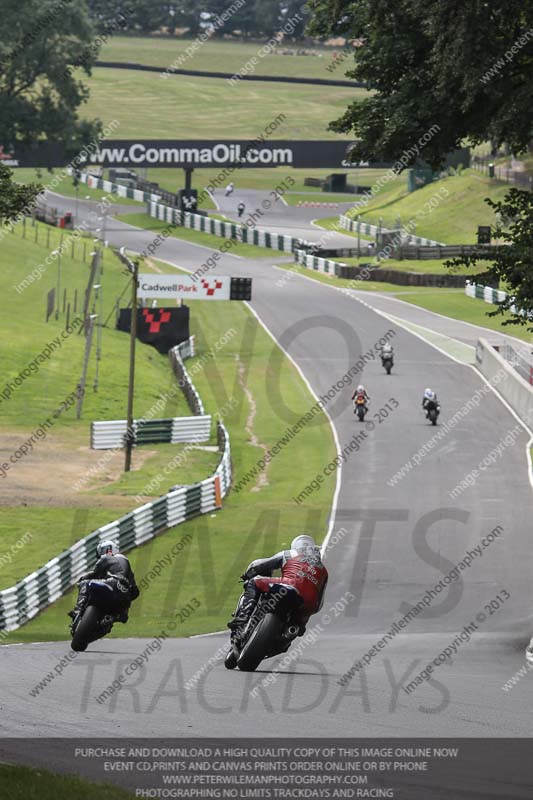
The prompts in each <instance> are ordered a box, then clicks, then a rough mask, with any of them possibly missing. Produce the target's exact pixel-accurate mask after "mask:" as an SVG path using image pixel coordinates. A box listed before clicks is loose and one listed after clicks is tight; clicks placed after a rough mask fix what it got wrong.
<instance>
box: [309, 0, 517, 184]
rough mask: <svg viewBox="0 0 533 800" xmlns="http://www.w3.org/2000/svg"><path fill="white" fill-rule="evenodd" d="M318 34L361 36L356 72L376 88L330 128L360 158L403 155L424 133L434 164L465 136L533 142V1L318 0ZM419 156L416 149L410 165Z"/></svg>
mask: <svg viewBox="0 0 533 800" xmlns="http://www.w3.org/2000/svg"><path fill="white" fill-rule="evenodd" d="M309 6H310V8H311V10H312V13H313V17H312V20H311V24H310V27H309V32H310V33H311V34H312V35H317V36H321V37H325V36H333V35H335V36H338V35H343V36H345V37H347V38H350V39H361V40H362V46H361V47H359V48H357V51H356V57H355V58H356V61H355V66H354V68H353V69H352V70H351V71H350V72H348V75H349V77H350V78H354V79H355V80H358V81H363V82H366V83H367V85H368V87H369V89H371V90H372V91H373V94H372V95H371V96H370V97H368V98H366V99H364V100H363V101H362V102H354V103H352V104H351V105H350V106H349V107H348V109H347V110H346V112H345V113H344V115H343V116H342V117H341V118H340V119H338V120H335V121H334V122H333V123H331V124H330V128H331V129H332V130H335V131H337V132H339V133H355V135H356V136H357V137H358V140H359V141H358V144H357V146H356V147H355V149H354V152H353V157H354V159H359V158H366V159H371V160H376V161H396V159H397V158H398V157H399V156H400V155H401V154H403V153H404V152H409V150H410V148H413V145H418V143H419V141H420V140H421V139H422V138H425V139H428V137H427V135H426V134H427V132H428V131H429V130H432V131H433V133H432V135H431V136H430V137H429V141H427V142H426V143H425V146H424V153H423V157H424V159H425V160H426V161H428V162H429V163H430V164H431V165H432V166H433V167H435V168H437V167H438V166H440V165H441V164H442V161H443V159H444V157H445V156H446V154H447V153H448V152H450V150H453V149H454V148H456V147H458V146H460V145H461V144H462V143H463V142H464V141H465V140H467V141H470V142H471V143H472V144H476V143H479V142H483V141H486V140H487V139H491V140H493V141H494V142H495V143H496V144H498V145H499V144H501V143H503V142H506V143H507V144H508V145H509V146H510V148H511V149H512V150H513V151H515V152H519V151H523V150H524V149H525V148H526V147H527V145H528V143H529V142H530V140H531V139H532V138H533V102H532V99H533V91H532V87H533V82H532V80H531V73H532V69H533V37H532V36H530V35H529V32H530V31H531V30H533V0H494V2H490V3H489V2H476V3H455V2H454V3H443V2H442V0H424V2H422V0H397V1H396V2H395V3H390V2H388V0H310V2H309ZM416 159H417V154H416V151H415V150H414V149H413V152H412V155H411V159H410V163H413V162H415V161H416Z"/></svg>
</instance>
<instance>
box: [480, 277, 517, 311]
mask: <svg viewBox="0 0 533 800" xmlns="http://www.w3.org/2000/svg"><path fill="white" fill-rule="evenodd" d="M465 294H466V295H468V297H475V298H477V299H478V300H484V301H485V303H492V304H494V305H497V304H498V303H503V301H504V300H506V299H507V294H506V292H502V291H500V290H499V289H494V288H492V286H485V285H483V284H480V283H471V282H470V281H467V282H466V286H465ZM509 310H510V311H511V312H512V313H513V314H523V313H524V312H523V311H522V310H521V309H519V308H517V307H516V306H515V305H514V303H513V304H512V305H511V306H510V307H509Z"/></svg>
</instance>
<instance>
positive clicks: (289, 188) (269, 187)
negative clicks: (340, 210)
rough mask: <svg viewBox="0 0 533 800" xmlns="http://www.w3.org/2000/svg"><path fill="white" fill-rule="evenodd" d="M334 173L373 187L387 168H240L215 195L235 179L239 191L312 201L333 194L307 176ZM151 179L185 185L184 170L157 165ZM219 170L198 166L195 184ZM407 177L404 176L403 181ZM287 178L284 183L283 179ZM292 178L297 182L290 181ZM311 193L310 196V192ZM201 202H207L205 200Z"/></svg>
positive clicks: (167, 186)
mask: <svg viewBox="0 0 533 800" xmlns="http://www.w3.org/2000/svg"><path fill="white" fill-rule="evenodd" d="M332 172H335V173H337V172H338V173H342V174H346V175H347V176H348V179H347V180H348V183H351V184H360V185H362V186H367V185H368V186H371V185H372V183H373V182H374V181H375V180H376V179H377V178H378V177H380V176H381V175H383V173H384V172H385V170H382V169H381V170H377V169H365V168H360V169H357V170H355V169H353V170H348V169H340V170H337V169H335V170H333V169H327V168H322V169H302V168H294V167H273V168H272V169H238V170H235V171H234V172H233V173H232V175H231V177H228V178H227V179H226V180H225V181H223V182H222V183H221V184H220V187H218V188H215V197H216V196H217V195H218V196H221V195H223V194H224V186H225V185H226V184H227V183H229V181H230V180H232V181H233V182H234V184H235V192H236V193H238V190H239V189H240V188H242V189H258V190H261V189H263V190H264V191H265V193H266V194H267V196H268V192H271V191H275V190H276V187H279V188H278V192H279V193H280V194H281V193H282V191H283V190H284V189H285V192H286V194H285V195H283V196H284V197H285V199H286V200H287V202H289V197H290V196H291V194H290V193H291V192H296V193H302V194H303V193H305V194H306V196H307V197H308V199H309V200H320V201H322V200H324V201H328V198H329V197H331V196H332V195H331V194H330V193H329V192H323V191H322V190H321V189H320V188H319V187H312V186H305V185H304V180H305V178H326V176H327V175H329V174H331V173H332ZM147 174H148V180H150V181H156V182H157V183H159V185H160V186H162V187H163V188H164V189H168V190H169V191H173V192H174V191H176V189H177V187H179V186H181V185H182V184H183V170H181V169H164V168H158V167H153V168H152V167H150V168H148V170H147ZM219 174H220V170H218V169H197V170H196V171H195V172H194V174H193V185H194V186H195V187H196V188H197V189H198V190H199V191H200V190H202V189H204V188H205V187H206V186H208V185H209V184H211V185H212V184H213V181H215V180H216V178H217V177H218V176H219ZM404 180H405V179H402V181H404ZM284 181H286V183H285V186H283V182H284ZM290 181H294V183H291V182H290ZM307 192H309V195H307ZM339 197H344V198H345V199H348V200H350V199H351V198H356V197H357V195H339ZM202 205H206V204H205V203H202Z"/></svg>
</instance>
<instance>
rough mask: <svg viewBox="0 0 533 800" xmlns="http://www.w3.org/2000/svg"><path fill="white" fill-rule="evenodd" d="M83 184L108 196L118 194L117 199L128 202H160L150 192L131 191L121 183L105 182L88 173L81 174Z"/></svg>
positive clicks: (157, 197) (156, 195) (158, 198)
mask: <svg viewBox="0 0 533 800" xmlns="http://www.w3.org/2000/svg"><path fill="white" fill-rule="evenodd" d="M80 180H81V182H82V183H86V184H87V186H88V188H89V189H101V191H103V192H107V193H108V194H116V195H117V197H126V198H128V200H137V202H139V203H147V202H149V201H150V200H156V201H157V200H160V197H159V195H158V194H151V193H150V192H141V191H140V190H139V189H130V188H129V186H122V185H121V184H120V183H111V181H104V180H103V179H102V178H96V177H95V176H94V175H88V174H87V173H86V172H82V173H81V174H80Z"/></svg>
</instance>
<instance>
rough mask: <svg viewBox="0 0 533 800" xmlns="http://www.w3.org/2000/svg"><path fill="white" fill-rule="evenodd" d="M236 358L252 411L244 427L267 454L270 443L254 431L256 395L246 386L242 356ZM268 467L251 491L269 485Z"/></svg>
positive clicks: (263, 470)
mask: <svg viewBox="0 0 533 800" xmlns="http://www.w3.org/2000/svg"><path fill="white" fill-rule="evenodd" d="M235 358H236V360H237V377H238V379H239V383H240V385H241V387H242V390H243V392H244V394H245V395H246V399H247V400H248V403H249V404H250V413H249V414H248V417H247V419H246V423H245V425H244V428H245V430H246V433H247V434H248V436H249V437H250V441H251V443H252V444H253V445H255V446H256V447H260V448H261V450H263V452H264V453H265V454H266V453H267V452H268V445H266V444H263V443H262V442H260V441H259V439H258V438H257V436H256V435H255V433H254V431H253V424H254V419H255V415H256V414H257V403H256V402H255V400H254V396H253V394H252V393H251V391H250V389H249V388H248V386H246V383H245V380H244V372H245V366H244V364H243V363H242V361H241V359H240V357H239V356H238V355H237V356H235ZM267 467H268V464H267V466H266V467H265V468H264V469H262V470H261V471H260V473H259V476H258V478H257V483H256V484H255V486H253V487H252V488H251V489H250V491H251V492H260V491H261V489H263V488H264V487H265V486H268V485H269V483H268V478H267V475H266V471H267Z"/></svg>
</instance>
